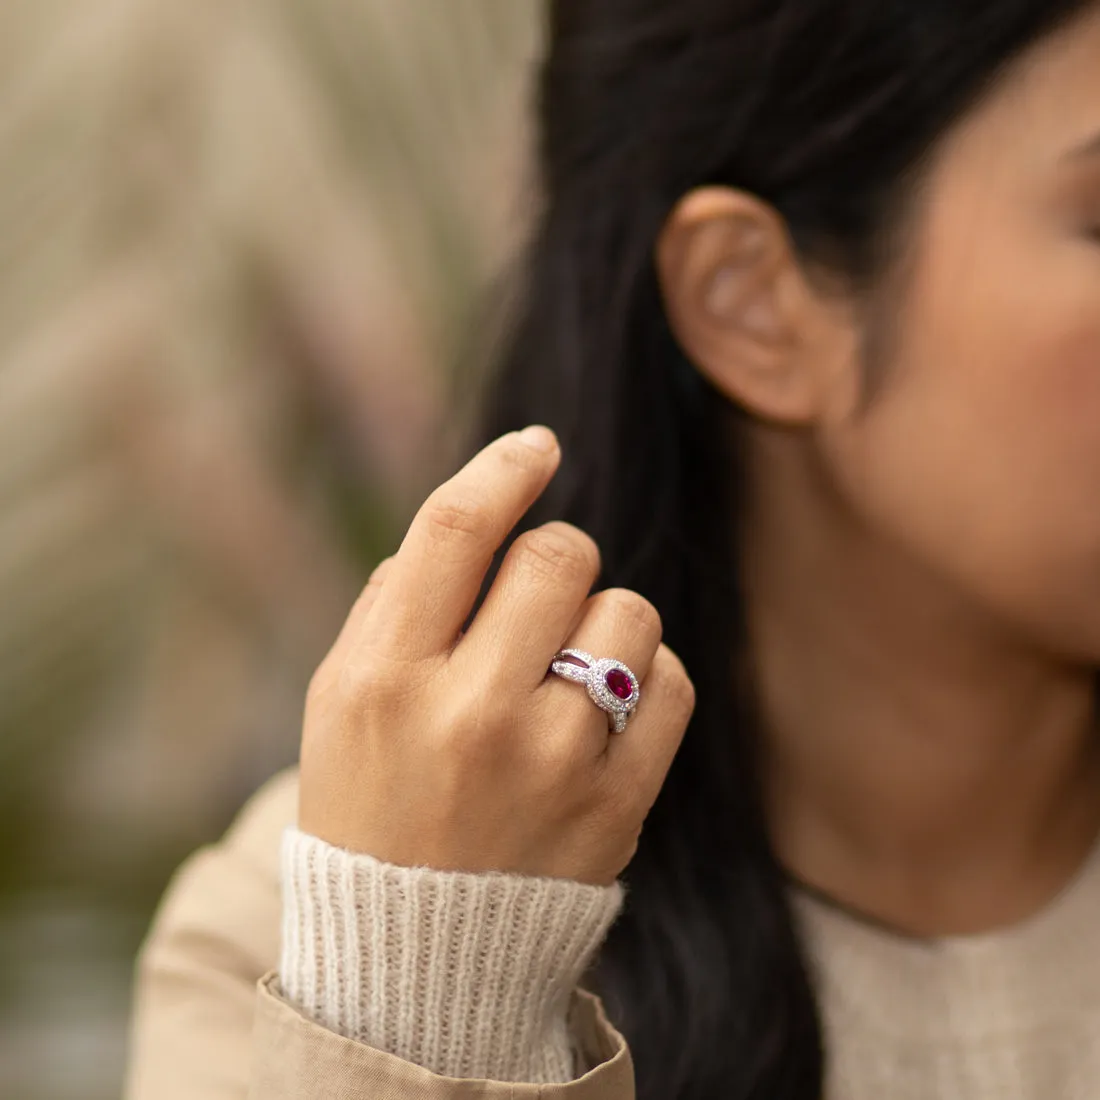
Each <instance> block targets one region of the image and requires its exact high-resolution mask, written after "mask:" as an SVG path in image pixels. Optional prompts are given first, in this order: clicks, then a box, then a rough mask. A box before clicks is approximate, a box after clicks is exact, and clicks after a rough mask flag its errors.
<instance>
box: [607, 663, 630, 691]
mask: <svg viewBox="0 0 1100 1100" xmlns="http://www.w3.org/2000/svg"><path fill="white" fill-rule="evenodd" d="M604 680H606V681H607V686H608V687H609V688H611V690H612V692H613V693H614V694H615V695H617V696H618V697H619V698H620V699H629V698H630V696H631V695H633V694H634V685H633V684H632V683H631V682H630V677H629V676H627V674H626V673H625V672H623V671H622V670H621V669H618V668H613V669H611V670H610V671H609V672H608V674H607V675H606V676H605V677H604Z"/></svg>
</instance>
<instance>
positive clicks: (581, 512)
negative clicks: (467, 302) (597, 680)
mask: <svg viewBox="0 0 1100 1100" xmlns="http://www.w3.org/2000/svg"><path fill="white" fill-rule="evenodd" d="M1098 58H1100V7H1098V6H1097V5H1096V4H1082V3H1059V2H1052V0H1042V2H1039V0H1000V2H998V3H985V4H978V5H959V4H957V3H955V2H954V0H951V2H948V0H924V2H922V3H921V4H919V5H918V4H911V5H903V4H884V3H878V2H872V0H851V2H847V3H845V2H843V0H791V2H789V3H778V4H777V3H775V2H774V0H769V2H768V3H754V2H752V0H678V2H677V3H675V4H673V3H669V2H667V0H664V2H658V0H614V2H613V0H606V2H605V3H602V4H598V5H596V4H588V3H584V2H582V0H569V2H566V0H559V2H558V3H556V4H554V5H552V8H551V45H550V49H549V53H548V56H547V58H546V61H545V64H544V68H543V70H542V74H541V85H540V97H539V110H540V122H541V131H540V136H541V143H540V158H541V159H540V163H541V169H542V172H543V180H544V183H545V189H546V195H545V198H546V202H545V208H544V209H543V211H542V213H541V223H540V226H539V228H538V231H537V233H536V235H535V239H534V241H533V244H532V249H531V253H530V256H529V260H528V264H529V266H528V268H527V277H526V279H525V280H524V283H523V287H524V289H523V294H522V300H521V303H520V309H519V312H518V320H517V324H516V326H515V328H514V331H513V335H512V339H511V344H510V347H509V349H508V352H507V354H506V355H505V356H504V357H503V359H502V360H501V367H500V370H499V372H498V374H497V375H496V377H495V378H494V381H493V386H492V387H491V389H490V391H489V393H488V395H487V396H486V399H485V405H484V408H485V415H484V417H483V434H484V437H485V439H486V440H490V441H491V442H490V443H488V445H487V446H486V447H485V449H484V450H482V451H480V452H479V453H478V454H477V455H475V457H474V458H473V459H472V460H471V462H470V463H469V464H468V465H467V466H466V467H464V468H463V469H462V470H461V471H459V473H458V474H456V475H455V476H454V478H452V479H450V480H448V481H447V482H446V483H445V484H444V485H442V486H441V487H440V488H439V489H438V490H437V491H436V492H434V493H433V494H432V495H431V497H429V499H428V501H427V502H426V503H425V506H424V508H423V509H421V511H420V513H418V515H417V517H416V519H415V520H414V522H413V524H412V526H411V527H410V529H409V533H408V535H407V536H406V538H405V540H404V541H403V542H402V545H401V547H400V549H399V550H398V551H397V553H396V554H395V555H394V557H393V558H391V559H387V561H386V562H385V563H383V564H382V565H381V566H379V569H378V570H377V571H376V573H375V575H374V576H373V578H372V580H371V583H370V585H369V586H368V587H367V589H366V590H365V592H364V594H363V596H362V597H361V599H360V600H359V601H358V603H357V605H356V607H355V609H354V610H353V611H352V613H351V615H350V616H349V618H348V621H347V625H346V627H345V629H344V631H343V632H342V633H341V636H340V638H339V639H338V640H337V641H336V643H335V645H334V646H333V649H332V651H331V652H330V654H329V655H328V656H327V657H326V658H325V661H324V662H323V663H322V665H321V667H320V668H319V669H318V672H317V675H316V676H315V677H314V681H313V684H312V685H311V690H310V695H309V699H308V702H307V707H306V716H305V724H304V735H303V745H302V759H301V769H300V780H299V778H298V777H296V776H288V777H284V778H283V779H281V780H280V781H279V784H278V785H277V786H275V787H274V788H272V790H271V791H269V792H267V793H265V794H264V795H262V796H260V799H259V801H258V802H257V803H256V804H255V806H253V807H252V808H250V809H249V810H248V811H247V812H246V814H245V816H244V818H243V819H242V821H241V823H240V824H239V825H238V826H237V827H236V829H235V830H234V832H233V833H231V834H230V836H229V838H227V840H226V841H225V842H224V843H223V844H222V845H221V846H220V848H218V849H216V850H214V851H211V852H207V853H204V854H203V855H201V856H200V857H199V858H198V860H197V862H195V863H193V864H192V865H190V867H189V868H188V869H187V870H186V871H185V872H184V873H183V874H182V876H181V878H180V879H179V881H178V882H177V884H176V886H175V887H174V889H173V891H172V893H171V895H170V898H169V900H168V902H167V904H166V908H165V910H164V911H163V913H162V915H161V917H160V920H159V922H158V925H157V927H156V928H155V930H154V932H153V935H152V937H151V939H150V942H149V945H148V947H147V949H146V953H145V955H144V960H143V971H142V975H143V976H142V987H141V994H142V999H141V1001H140V1003H139V1009H138V1016H137V1030H136V1037H137V1045H136V1048H135V1054H134V1074H133V1078H132V1081H133V1083H132V1095H134V1096H154V1095H156V1096H158V1097H168V1096H177V1095H178V1096H181V1097H183V1096H187V1097H196V1098H198V1097H201V1098H204V1100H205V1098H207V1097H215V1096H218V1097H221V1096H236V1095H244V1094H245V1093H246V1092H248V1090H249V1089H251V1092H250V1093H249V1094H250V1095H254V1096H263V1097H265V1098H268V1097H278V1098H288V1100H289V1098H294V1100H301V1098H305V1097H309V1098H313V1097H322V1096H324V1097H329V1096H342V1097H343V1096H354V1097H359V1096H362V1097H367V1096H370V1097H378V1096H387V1097H388V1096H393V1097H396V1096H401V1097H418V1098H431V1100H457V1098H458V1097H468V1096H475V1095H476V1096H479V1097H486V1098H491V1100H496V1098H502V1100H503V1098H504V1097H519V1096H531V1097H535V1096H540V1097H542V1098H543V1100H566V1098H567V1097H585V1098H588V1100H630V1098H631V1097H634V1096H637V1097H645V1098H653V1100H656V1098H669V1097H685V1098H686V1097H693V1098H694V1097H700V1098H702V1097H761V1098H768V1100H777V1098H791V1100H811V1098H817V1097H821V1096H826V1097H829V1098H830V1100H863V1098H872V1097H874V1098H880V1097H890V1098H891V1100H905V1098H909V1097H912V1098H916V1097H928V1096H935V1097H938V1098H946V1100H977V1098H985V1097H993V1096H996V1097H998V1098H1006V1100H1008V1098H1021V1100H1022V1098H1028V1100H1031V1098H1035V1100H1038V1098H1043V1100H1048V1098H1054V1097H1058V1098H1067V1097H1085V1096H1094V1095H1097V1094H1098V1093H1100V1042H1098V1041H1097V1039H1096V1034H1097V1028H1098V1027H1100V994H1098V992H1097V991H1098V990H1100V950H1098V948H1100V942H1098V940H1100V932H1098V931H1097V921H1096V919H1095V913H1096V911H1097V907H1098V906H1100V840H1098V836H1100V797H1098V796H1097V786H1098V784H1100V754H1098V753H1097V737H1096V732H1095V717H1094V679H1095V666H1096V664H1097V661H1098V659H1100V613H1098V611H1097V607H1098V606H1100V569H1098V564H1100V509H1098V508H1096V507H1095V503H1096V499H1097V495H1098V492H1100V430H1098V428H1097V425H1098V424H1100V64H1098V63H1097V59H1098ZM531 420H539V421H544V422H546V423H547V424H549V425H551V426H552V427H553V428H554V429H555V430H556V433H557V436H558V443H559V445H558V446H557V447H555V449H553V450H552V451H551V452H548V453H540V452H539V451H537V450H534V449H530V448H526V447H525V445H524V444H522V443H521V442H520V441H519V440H518V439H517V437H515V436H514V435H511V434H507V435H503V433H505V432H509V430H510V429H513V428H516V427H519V426H521V425H523V424H524V423H526V422H529V421H531ZM562 520H564V521H566V522H564V523H563V522H561V521H562ZM486 570H488V571H487V572H486ZM590 592H591V593H593V594H591V595H590V594H589V593H590ZM571 648H575V649H578V650H582V651H585V652H586V653H587V654H588V655H590V656H591V657H593V658H611V659H614V661H616V662H619V663H620V664H619V666H618V671H619V672H620V673H621V678H620V680H619V681H618V687H620V688H623V695H624V696H625V700H626V704H627V705H626V706H625V707H622V706H619V705H618V704H615V703H614V702H612V701H610V700H609V699H608V698H605V697H598V698H593V697H589V695H588V694H587V693H586V692H585V691H582V690H581V687H580V686H579V685H578V684H576V683H571V682H570V676H569V671H568V667H567V665H569V664H574V665H576V664H578V662H579V664H583V663H584V660H583V659H573V660H569V659H568V658H566V657H565V656H563V655H562V653H561V651H562V650H563V649H571ZM552 661H553V665H552V667H550V670H549V672H547V668H548V666H550V665H551V662H552ZM562 662H565V663H562ZM628 672H632V673H633V674H634V675H635V676H636V677H637V680H638V681H639V683H640V689H639V690H638V691H635V688H634V685H633V683H630V682H628V677H627V673H628ZM608 682H609V683H610V681H608ZM624 682H625V685H626V686H625V687H624ZM594 701H595V702H598V703H599V705H598V706H596V705H593V703H594ZM617 706H618V709H621V710H626V711H628V714H627V716H626V725H625V728H623V729H622V732H615V726H616V724H617V723H616V720H615V715H614V712H615V710H616V707H617ZM604 709H606V710H607V711H608V713H606V714H605V713H603V710H604ZM619 724H621V723H619ZM643 821H644V831H643V830H642V824H643ZM284 826H286V827H287V831H286V833H285V837H284V840H283V848H282V874H283V901H282V921H283V925H282V928H283V932H282V948H281V954H277V942H278V931H277V929H276V927H275V926H276V924H277V922H278V920H279V893H278V885H277V883H278V873H279V867H278V859H279V856H278V852H277V851H276V849H277V848H278V844H279V841H278V835H277V834H278V833H279V831H280V829H281V828H283V827H284ZM265 970H266V971H269V973H268V974H267V975H266V976H265V977H262V978H261V974H262V973H263V972H264V971H265ZM257 979H259V985H258V989H257V990H256V991H254V990H253V983H254V982H255V981H256V980H257ZM253 1019H255V1031H254V1034H253V1036H252V1039H251V1040H249V1038H248V1033H249V1028H250V1027H251V1026H252V1024H253Z"/></svg>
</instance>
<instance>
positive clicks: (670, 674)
mask: <svg viewBox="0 0 1100 1100" xmlns="http://www.w3.org/2000/svg"><path fill="white" fill-rule="evenodd" d="M654 670H655V671H657V673H658V677H659V679H660V680H661V682H662V684H663V689H662V690H663V691H664V693H665V694H666V695H667V696H668V697H669V698H670V699H671V700H672V702H673V704H674V705H676V706H677V708H678V709H680V710H682V711H684V712H685V713H686V714H688V715H690V714H691V713H692V712H693V711H694V710H695V703H696V693H695V684H694V683H692V680H691V677H690V676H689V675H688V673H687V669H686V668H685V667H684V662H683V661H681V660H680V658H679V656H678V655H677V654H676V653H675V652H674V651H673V650H671V649H669V647H668V646H667V645H665V644H664V643H663V642H662V643H661V645H660V647H659V649H658V651H657V654H656V655H655V657H654Z"/></svg>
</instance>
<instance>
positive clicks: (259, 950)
mask: <svg viewBox="0 0 1100 1100" xmlns="http://www.w3.org/2000/svg"><path fill="white" fill-rule="evenodd" d="M297 800H298V780H297V773H296V771H293V770H292V771H288V772H285V773H283V774H282V775H279V776H277V777H276V778H275V779H273V780H272V781H271V782H270V783H268V784H267V786H265V787H264V788H263V789H262V790H261V791H260V792H259V793H258V794H257V795H256V796H255V797H254V798H253V799H252V800H251V801H250V802H249V804H248V805H247V806H246V807H245V808H244V810H243V811H242V812H241V814H240V816H239V817H238V819H237V821H236V822H235V823H234V825H233V826H232V828H231V829H230V830H229V832H228V833H227V834H226V836H225V837H224V838H223V839H222V840H221V841H220V842H219V843H217V844H215V845H212V846H211V847H208V848H204V849H201V850H200V851H198V852H196V853H195V854H194V855H193V856H192V857H191V858H190V859H189V860H188V861H187V862H186V863H184V865H183V866H182V867H181V868H180V869H179V871H178V872H177V874H176V876H175V878H174V879H173V881H172V884H171V886H170V887H169V889H168V891H167V893H166V895H165V897H164V900H163V901H162V903H161V906H160V909H159V911H158V913H157V916H156V919H155V920H154V922H153V925H152V928H151V930H150V933H149V935H148V937H147V939H146V942H145V944H144V946H143V948H142V951H141V954H140V956H139V958H138V965H137V972H136V991H135V992H136V1000H135V1007H134V1015H133V1021H132V1035H131V1052H130V1064H129V1072H128V1079H127V1084H126V1091H125V1097H126V1100H244V1098H245V1097H250V1098H252V1100H475V1098H476V1100H528V1098H530V1100H533V1098H535V1097H540V1098H541V1100H633V1097H634V1067H633V1063H632V1062H631V1058H630V1051H629V1048H628V1047H627V1045H626V1041H625V1040H624V1038H623V1036H622V1035H621V1034H620V1033H619V1032H618V1031H617V1030H616V1029H615V1028H614V1027H613V1026H612V1025H611V1024H610V1023H609V1022H608V1019H607V1016H606V1014H605V1012H604V1007H603V1004H602V1002H601V1000H600V998H599V997H598V996H596V995H595V994H593V993H591V992H589V991H587V990H584V989H579V990H578V991H577V992H576V994H575V996H574V1000H573V1004H572V1012H573V1013H574V1016H573V1027H574V1029H575V1033H576V1034H577V1035H578V1037H579V1039H580V1041H581V1044H582V1047H583V1050H584V1052H585V1055H586V1057H587V1064H588V1065H590V1066H594V1067H595V1068H594V1069H592V1070H590V1071H589V1072H588V1073H586V1074H585V1075H584V1076H583V1077H580V1078H578V1079H577V1080H575V1081H570V1082H568V1083H567V1084H561V1085H534V1084H507V1083H503V1082H493V1081H475V1080H463V1079H458V1078H452V1077H441V1076H438V1075H436V1074H434V1073H431V1072H429V1071H428V1070H426V1069H423V1068H421V1067H420V1066H416V1065H413V1064H412V1063H410V1062H406V1061H403V1060H402V1059H400V1058H397V1057H395V1056H393V1055H391V1054H388V1053H386V1052H384V1051H381V1050H375V1049H373V1048H372V1047H368V1046H364V1045H363V1044H361V1043H356V1042H353V1041H351V1040H350V1039H346V1038H343V1037H342V1036H340V1035H337V1034H335V1033H333V1032H331V1031H328V1030H326V1029H325V1028H322V1027H320V1026H318V1025H317V1024H315V1023H313V1022H312V1021H311V1020H308V1019H306V1018H305V1017H304V1016H302V1015H301V1013H299V1012H298V1011H297V1010H296V1009H295V1008H294V1007H293V1006H292V1005H291V1004H288V1003H287V1002H286V1001H285V1000H284V999H283V998H282V997H281V996H280V991H279V986H278V981H277V979H276V976H275V968H276V966H277V965H278V957H279V935H280V921H281V903H280V883H279V847H280V840H281V835H282V831H283V829H284V827H285V826H287V825H289V824H292V823H293V822H295V820H296V818H297Z"/></svg>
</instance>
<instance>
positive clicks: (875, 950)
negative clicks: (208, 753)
mask: <svg viewBox="0 0 1100 1100" xmlns="http://www.w3.org/2000/svg"><path fill="white" fill-rule="evenodd" d="M282 867H283V947H282V957H281V963H280V980H281V983H282V986H283V990H284V992H285V994H286V995H287V997H288V998H289V999H291V1000H292V1001H294V1002H296V1003H297V1004H298V1005H299V1007H300V1008H301V1009H302V1010H303V1011H304V1012H306V1013H307V1014H308V1015H309V1016H311V1017H312V1018H313V1019H315V1020H316V1021H317V1022H318V1023H321V1024H323V1025H324V1026H326V1027H328V1028H330V1029H332V1030H334V1031H338V1032H340V1033H341V1034H343V1035H346V1036H348V1037H350V1038H353V1039H356V1040H359V1041H360V1042H363V1043H366V1044H368V1045H370V1046H374V1047H378V1048H381V1049H383V1050H386V1051H388V1052H390V1053H392V1054H395V1055H397V1056H398V1057H400V1058H403V1059H406V1060H408V1061H411V1062H415V1063H417V1064H418V1065H421V1066H424V1067H426V1068H428V1069H429V1070H432V1071H433V1072H435V1073H440V1074H444V1075H446V1076H450V1077H471V1078H478V1079H489V1080H495V1081H526V1082H535V1083H541V1082H562V1081H568V1080H571V1079H573V1078H575V1077H578V1076H580V1075H581V1074H583V1073H584V1072H585V1071H586V1070H587V1069H589V1068H590V1067H588V1066H584V1065H580V1064H578V1060H577V1059H576V1057H575V1054H574V1049H573V1046H574V1045H573V1043H572V1042H571V1037H570V1034H569V1030H568V1024H567V1017H566V1007H567V1002H568V1000H569V995H570V993H571V991H572V990H573V989H574V987H575V986H576V984H577V982H578V980H579V978H580V976H581V974H582V972H583V971H584V969H585V967H586V965H587V964H588V963H589V962H590V961H591V959H592V957H593V955H594V954H595V952H596V951H597V950H598V948H599V945H600V943H601V942H602V940H603V938H604V936H605V935H606V933H607V931H608V929H609V928H610V926H611V924H612V923H613V921H614V920H615V918H616V916H617V915H618V913H619V911H620V909H621V907H622V904H623V901H624V896H625V895H624V891H623V886H622V885H621V884H619V883H617V884H615V885H614V886H610V887H595V886H587V885H584V884H581V883H575V882H570V881H566V880H560V879H543V878H527V877H523V876H515V875H504V874H485V875H474V874H467V873H462V872H442V871H434V870H430V869H427V868H405V867H396V866H394V865H391V864H387V863H381V862H379V861H377V860H375V859H373V858H372V857H370V856H365V855H352V854H350V853H348V852H344V851H341V850H339V849H336V848H333V847H331V846H329V845H327V844H325V843H324V842H322V841H320V840H317V839H316V838H313V837H310V836H307V835H305V834H303V833H301V832H299V831H298V830H296V829H293V828H292V829H288V830H287V831H286V833H285V835H284V841H283V853H282ZM792 898H793V902H794V906H795V913H796V918H797V920H798V922H799V927H800V929H801V932H802V934H803V937H804V939H805V942H806V943H807V945H808V949H809V954H810V958H811V962H812V967H813V971H814V976H815V983H816V986H817V988H818V992H819V1002H820V1004H821V1008H822V1017H823V1023H824V1029H825V1041H826V1049H827V1051H828V1070H827V1081H826V1095H827V1096H828V1098H829V1100H865V1098H866V1100H871V1098H874V1100H917V1098H918V1097H919V1098H921V1100H932V1098H934V1100H1092V1098H1097V1097H1100V842H1098V844H1097V846H1096V847H1095V848H1094V850H1093V852H1092V854H1091V855H1090V857H1089V859H1088V860H1087V862H1086V863H1085V864H1084V866H1083V867H1082V868H1081V869H1080V870H1079V871H1078V873H1077V874H1076V876H1075V877H1074V879H1073V880H1072V882H1071V883H1070V884H1069V885H1068V886H1067V887H1066V888H1065V889H1063V891H1062V892H1061V893H1060V894H1059V895H1058V897H1057V898H1055V899H1054V901H1052V902H1051V903H1050V904H1049V905H1048V906H1047V907H1046V908H1044V910H1043V911H1042V912H1040V913H1039V914H1037V915H1036V916H1034V917H1033V918H1031V919H1030V920H1028V921H1026V922H1024V923H1022V924H1020V925H1017V926H1015V927H1013V928H1011V929H1007V930H1004V931H998V932H993V933H988V934H983V935H978V936H965V937H949V938H942V939H938V940H931V941H919V940H909V939H905V938H903V937H900V936H895V935H892V934H890V933H888V932H885V931H883V930H881V929H878V928H875V927H873V926H871V925H869V924H864V923H862V922H860V921H859V920H857V919H855V918H853V917H851V916H848V915H846V914H843V913H841V912H840V911H838V910H836V909H834V908H832V907H831V906H828V905H827V904H825V903H823V902H820V901H818V900H816V899H815V898H813V897H811V896H810V895H808V894H806V893H803V892H802V891H798V890H796V891H795V892H794V893H793V895H792Z"/></svg>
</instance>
